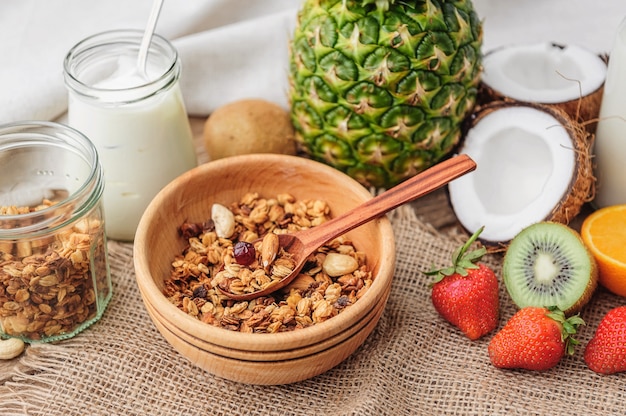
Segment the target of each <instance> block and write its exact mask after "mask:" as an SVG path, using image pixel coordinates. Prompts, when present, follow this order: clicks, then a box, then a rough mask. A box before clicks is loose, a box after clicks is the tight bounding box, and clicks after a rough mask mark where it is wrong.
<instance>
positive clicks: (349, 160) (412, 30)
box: [289, 0, 482, 188]
mask: <svg viewBox="0 0 626 416" xmlns="http://www.w3.org/2000/svg"><path fill="white" fill-rule="evenodd" d="M365 3H367V1H363V0H306V1H305V2H304V4H303V6H302V8H301V9H300V11H299V13H298V20H297V26H296V29H295V31H294V34H293V37H292V39H291V44H290V69H289V72H290V73H289V83H290V90H289V99H290V106H291V117H292V122H293V124H294V127H295V129H296V141H297V143H298V146H299V149H300V150H301V151H302V152H304V153H305V154H306V155H308V156H309V157H311V158H312V159H315V160H318V161H321V162H324V163H326V164H328V165H331V166H333V167H335V168H337V169H339V170H341V171H343V172H345V173H347V174H348V175H350V176H351V177H353V178H355V179H356V180H357V181H359V182H360V183H361V184H363V185H364V186H368V187H378V188H389V187H392V186H394V185H396V184H398V183H400V182H402V181H403V180H405V179H407V178H409V177H411V176H413V175H415V174H417V173H419V172H421V171H423V170H424V169H426V168H428V167H430V166H432V165H434V164H435V163H437V162H439V161H441V160H442V159H443V158H444V157H446V156H447V155H448V154H449V153H450V152H451V151H452V149H453V148H454V147H455V146H456V145H457V144H458V142H459V141H460V139H461V131H462V123H463V121H464V119H465V118H466V117H467V116H468V115H469V114H470V113H471V112H472V110H473V108H474V105H475V102H476V95H477V91H478V84H479V81H480V75H481V71H482V55H481V47H482V22H481V21H480V19H479V18H478V16H477V14H476V12H475V10H474V8H473V5H472V3H471V0H458V1H445V0H425V1H419V0H417V1H416V0H414V1H400V0H398V1H396V2H395V3H393V4H390V5H389V8H388V10H386V11H383V10H381V9H377V8H376V5H375V4H365Z"/></svg>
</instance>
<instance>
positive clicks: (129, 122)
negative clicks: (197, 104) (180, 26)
mask: <svg viewBox="0 0 626 416" xmlns="http://www.w3.org/2000/svg"><path fill="white" fill-rule="evenodd" d="M140 41H141V32H138V31H137V32H135V31H111V32H105V33H102V34H99V35H95V36H92V37H90V38H87V39H86V40H84V41H83V42H81V43H79V44H77V45H76V46H75V47H74V48H73V49H72V50H70V52H69V53H68V55H67V57H66V59H65V79H66V84H67V86H68V91H69V97H68V99H69V103H68V105H69V107H68V120H69V124H70V125H71V126H72V127H74V128H76V129H77V130H79V131H81V132H82V133H83V134H85V135H86V136H87V137H88V138H89V139H90V140H91V141H92V142H93V143H94V145H95V146H96V148H97V149H98V153H99V156H100V160H101V164H102V166H103V169H104V175H105V191H104V196H103V204H104V212H105V216H106V232H107V236H108V237H109V238H112V239H116V240H132V239H133V238H134V235H135V231H136V228H137V225H138V223H139V220H140V219H141V216H142V215H143V212H144V211H145V209H146V207H147V206H148V204H149V203H150V201H151V200H152V198H154V196H155V195H156V194H157V193H158V192H159V191H160V190H161V189H162V188H163V187H164V186H165V185H167V184H168V183H169V182H171V181H172V180H173V179H174V178H176V177H177V176H179V175H180V174H182V173H183V172H185V171H187V170H189V169H191V168H193V167H194V166H196V164H197V160H196V154H195V151H194V146H193V139H192V133H191V129H190V126H189V120H188V117H187V113H186V110H185V106H184V103H183V97H182V93H181V90H180V86H179V82H178V80H179V76H180V63H179V60H178V55H177V52H176V50H175V49H174V47H173V46H172V45H171V44H170V43H169V42H168V41H167V40H165V39H164V38H162V37H159V36H158V35H155V36H154V38H153V41H152V44H151V49H150V53H149V55H148V57H149V59H148V65H147V67H146V74H145V75H144V74H139V73H138V71H137V66H136V62H137V53H138V49H139V44H140Z"/></svg>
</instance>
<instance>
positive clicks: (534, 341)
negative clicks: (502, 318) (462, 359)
mask: <svg viewBox="0 0 626 416" xmlns="http://www.w3.org/2000/svg"><path fill="white" fill-rule="evenodd" d="M584 323H585V322H584V321H583V320H582V318H580V316H578V315H574V316H572V317H570V318H567V319H565V315H564V314H563V312H562V311H561V310H559V309H558V308H556V307H551V308H541V307H534V306H529V307H525V308H522V309H520V310H519V311H517V313H516V314H515V315H513V316H512V317H511V319H510V320H509V321H508V322H507V323H506V324H505V325H504V327H503V328H502V329H501V330H500V331H499V332H497V333H496V334H495V335H494V336H493V338H492V339H491V341H490V342H489V347H488V350H489V358H490V359H491V363H492V364H493V365H494V366H496V367H498V368H523V369H526V370H538V371H542V370H548V369H550V368H552V367H554V366H555V365H557V364H558V363H559V361H560V360H561V358H562V357H563V356H564V355H565V354H566V353H567V354H569V355H572V354H573V353H574V346H575V345H576V344H578V341H576V340H575V339H573V338H572V335H574V334H575V333H576V328H577V327H578V326H579V325H583V324H584Z"/></svg>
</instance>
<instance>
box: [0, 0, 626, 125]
mask: <svg viewBox="0 0 626 416" xmlns="http://www.w3.org/2000/svg"><path fill="white" fill-rule="evenodd" d="M300 3H301V0H166V1H165V3H164V6H163V10H162V12H161V16H160V19H159V22H158V25H157V32H158V33H159V34H161V35H163V36H165V37H166V38H168V39H170V40H171V41H172V42H173V43H174V45H175V46H176V47H177V48H178V50H179V52H180V56H181V60H182V66H183V74H182V78H181V86H182V88H183V95H184V97H185V101H186V104H187V110H188V112H189V113H190V114H191V115H198V116H202V115H207V114H209V113H210V112H211V111H213V110H214V109H215V108H217V107H218V106H220V105H222V104H225V103H227V102H229V101H233V100H235V99H238V98H244V97H260V98H265V99H268V100H270V101H274V102H276V103H278V104H280V105H283V106H285V107H286V106H287V97H286V90H287V70H288V66H287V57H288V49H287V48H288V39H289V37H290V34H291V32H292V30H293V26H294V23H295V16H296V10H297V9H298V7H299V6H300ZM474 4H475V7H476V9H477V11H478V13H479V15H480V17H481V18H482V19H483V21H484V24H485V25H484V31H485V41H484V49H485V50H490V49H493V48H494V47H497V46H500V45H505V44H511V43H522V42H538V41H554V42H558V43H564V44H571V43H573V44H577V45H579V46H582V47H586V48H588V49H590V50H592V51H595V52H598V53H605V52H609V51H610V49H611V46H612V44H613V38H614V35H615V31H616V29H617V26H618V24H619V22H620V21H621V19H622V18H624V17H625V16H626V2H625V1H624V0H602V1H594V2H590V1H588V0H523V1H520V0H474ZM151 7H152V1H151V0H132V1H128V0H19V1H11V0H0V91H1V92H0V123H5V122H14V121H20V120H27V119H39V120H54V119H56V118H58V117H59V116H62V115H63V114H64V113H65V111H66V108H67V100H66V90H65V86H64V83H63V75H62V66H63V58H64V57H65V54H66V53H67V51H68V50H69V49H70V48H71V47H72V46H73V45H74V44H76V43H77V42H78V41H80V40H81V39H83V38H85V37H87V36H89V35H92V34H95V33H97V32H101V31H105V30H111V29H122V28H134V29H143V27H144V26H145V25H146V22H147V17H148V15H149V12H150V9H151Z"/></svg>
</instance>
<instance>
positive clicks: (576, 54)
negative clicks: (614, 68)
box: [479, 43, 607, 124]
mask: <svg viewBox="0 0 626 416" xmlns="http://www.w3.org/2000/svg"><path fill="white" fill-rule="evenodd" d="M483 68H484V71H483V73H482V89H481V98H480V100H479V102H481V103H483V104H484V103H486V102H489V101H494V100H503V99H510V100H514V101H524V102H530V103H540V104H547V105H554V106H558V107H559V108H561V109H562V110H564V111H565V112H566V113H567V114H569V116H570V117H572V118H573V119H574V120H576V121H579V122H581V123H583V124H585V123H587V124H588V123H589V122H591V121H595V120H597V118H598V115H599V112H600V102H601V100H602V92H603V86H604V80H605V79H606V72H607V64H606V61H605V60H604V59H603V58H601V57H600V56H599V55H596V54H594V53H592V52H590V51H588V50H586V49H583V48H581V47H578V46H575V45H569V46H562V45H557V44H554V43H538V44H528V45H515V46H509V47H502V48H498V49H495V50H493V51H491V52H488V53H486V54H485V56H484V59H483Z"/></svg>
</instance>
